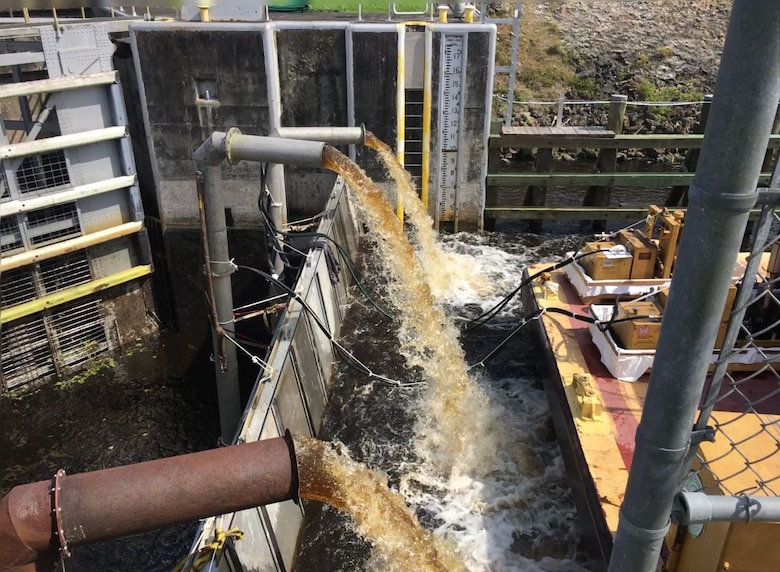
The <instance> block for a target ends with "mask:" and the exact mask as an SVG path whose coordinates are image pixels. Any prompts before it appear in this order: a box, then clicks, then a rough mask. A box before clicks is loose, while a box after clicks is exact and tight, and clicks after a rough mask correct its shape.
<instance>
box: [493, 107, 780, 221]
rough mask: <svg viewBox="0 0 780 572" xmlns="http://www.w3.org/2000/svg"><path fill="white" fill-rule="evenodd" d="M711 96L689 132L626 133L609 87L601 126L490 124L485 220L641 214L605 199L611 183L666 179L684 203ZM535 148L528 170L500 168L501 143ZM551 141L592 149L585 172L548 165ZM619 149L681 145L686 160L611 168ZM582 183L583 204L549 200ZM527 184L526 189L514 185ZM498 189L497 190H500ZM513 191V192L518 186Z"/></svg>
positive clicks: (778, 144)
mask: <svg viewBox="0 0 780 572" xmlns="http://www.w3.org/2000/svg"><path fill="white" fill-rule="evenodd" d="M710 101H711V96H707V97H706V98H705V105H702V111H701V115H700V116H699V121H698V122H697V124H696V125H695V127H694V128H693V131H694V132H693V133H687V134H656V133H654V134H624V133H622V126H623V123H624V117H625V109H626V98H625V96H619V95H613V96H612V98H611V100H610V105H609V117H608V121H607V127H593V126H591V127H569V126H552V127H529V126H524V127H508V126H503V125H501V123H500V122H496V123H494V124H493V127H492V129H491V135H490V138H489V141H488V147H489V152H488V175H487V180H486V197H485V228H486V229H488V230H492V229H493V228H494V227H495V221H496V219H497V218H509V219H516V220H555V219H570V220H571V219H575V220H576V219H580V220H594V221H599V222H596V223H595V226H596V227H597V228H598V227H603V221H604V219H633V218H641V217H642V216H643V214H642V213H645V211H646V208H644V207H643V208H625V207H611V206H610V199H611V193H612V189H613V187H615V186H623V187H625V186H629V187H638V188H649V187H651V188H658V187H668V188H669V189H670V192H669V195H668V196H667V199H666V202H665V206H669V207H675V208H679V207H680V206H685V205H687V191H688V187H689V185H690V184H691V183H692V182H693V178H694V176H695V170H696V166H697V163H698V158H699V150H700V149H701V147H702V144H703V142H704V135H703V133H704V127H705V125H706V122H707V118H708V115H709V108H710V106H709V105H707V104H706V103H709V102H710ZM506 148H515V149H517V148H520V149H536V157H535V161H534V165H533V169H532V170H528V171H523V172H506V170H505V169H501V168H500V163H501V154H500V151H501V149H506ZM554 149H594V150H597V151H598V155H597V158H596V160H595V162H594V171H593V172H590V173H582V172H564V171H553V150H554ZM621 149H678V150H686V151H687V153H686V157H685V160H684V161H683V163H682V164H681V165H677V166H676V169H677V170H675V171H668V172H616V168H617V151H618V150H621ZM777 149H780V112H779V113H778V115H777V118H776V120H775V125H774V129H773V134H772V135H771V136H770V138H769V144H768V146H767V155H766V160H765V161H764V165H763V169H762V170H763V171H764V172H763V173H762V174H761V176H760V182H761V183H767V182H768V181H769V179H770V175H771V173H770V171H771V169H772V166H773V165H774V161H776V160H777V157H778V156H779V155H780V153H778V152H777ZM552 187H556V188H576V189H587V190H586V192H585V196H584V198H583V202H582V206H581V207H556V206H548V205H547V204H546V203H547V193H548V191H549V189H550V188H552ZM521 188H525V189H526V190H525V193H523V192H522V191H519V189H521ZM500 189H501V190H502V192H501V193H499V190H500ZM518 191H519V192H518Z"/></svg>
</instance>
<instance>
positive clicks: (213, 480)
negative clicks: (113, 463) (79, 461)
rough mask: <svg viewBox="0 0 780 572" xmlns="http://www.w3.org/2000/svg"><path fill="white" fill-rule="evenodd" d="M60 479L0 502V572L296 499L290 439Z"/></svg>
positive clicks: (39, 567) (34, 567) (42, 564)
mask: <svg viewBox="0 0 780 572" xmlns="http://www.w3.org/2000/svg"><path fill="white" fill-rule="evenodd" d="M60 474H61V475H62V476H59V477H55V479H54V480H53V481H51V482H38V483H32V484H28V485H21V486H18V487H15V488H13V489H12V490H11V492H10V493H8V495H6V496H5V497H4V498H3V499H2V502H0V571H3V572H6V571H8V572H10V571H14V572H21V571H25V572H29V571H32V570H44V569H48V565H49V564H50V563H51V562H52V558H54V557H55V556H57V555H58V549H61V550H62V552H63V554H64V555H66V556H67V555H68V550H69V549H70V548H72V547H74V546H78V545H80V544H88V543H91V542H97V541H100V540H108V539H111V538H118V537H122V536H128V535H131V534H139V533H141V532H146V531H149V530H154V529H157V528H164V527H166V526H173V525H175V524H180V523H184V522H191V521H194V520H197V519H200V518H205V517H208V516H214V515H218V514H225V513H230V512H234V511H238V510H243V509H246V508H250V507H254V506H259V505H265V504H271V503H275V502H281V501H284V500H290V499H293V500H294V499H297V498H298V468H297V463H296V460H295V450H294V447H293V443H292V439H291V438H290V437H289V435H287V436H286V437H279V438H276V439H267V440H263V441H256V442H254V443H247V444H243V445H235V446H232V447H224V448H220V449H213V450H210V451H202V452H200V453H192V454H189V455H181V456H179V457H170V458H167V459H158V460H155V461H149V462H146V463H138V464H135V465H127V466H124V467H115V468H112V469H105V470H102V471H95V472H92V473H81V474H76V475H68V476H65V475H64V474H62V473H60ZM55 483H56V486H55ZM55 516H56V518H55Z"/></svg>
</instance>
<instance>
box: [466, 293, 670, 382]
mask: <svg viewBox="0 0 780 572" xmlns="http://www.w3.org/2000/svg"><path fill="white" fill-rule="evenodd" d="M545 313H554V314H563V315H565V316H568V317H569V318H572V319H574V320H579V321H581V322H587V323H589V324H594V325H595V326H596V327H597V328H598V329H599V330H601V331H602V332H604V331H606V330H607V329H609V328H610V327H611V326H612V325H613V324H617V323H620V322H630V321H633V320H661V319H662V318H663V315H662V314H660V315H658V316H653V315H646V316H631V317H627V318H620V319H610V320H609V321H607V322H602V321H600V320H598V319H596V318H594V317H592V316H586V315H585V314H577V313H576V312H572V311H571V310H567V309H565V308H555V307H552V308H549V307H548V308H540V309H539V310H536V311H535V312H532V313H531V314H529V315H528V316H523V317H522V319H521V320H520V323H519V324H518V325H517V326H515V327H514V328H513V329H512V331H511V332H510V333H509V334H508V335H507V336H506V337H504V339H502V340H501V341H500V342H499V343H498V344H497V345H496V347H494V348H493V349H492V350H490V351H489V352H488V353H487V354H486V355H485V357H483V358H482V359H480V360H479V361H476V362H474V363H473V364H471V365H470V366H469V369H472V368H475V367H478V366H483V367H484V366H485V364H486V363H487V362H488V361H490V360H491V359H493V357H495V356H496V355H497V354H498V352H499V351H501V349H503V347H504V346H505V345H506V344H507V343H509V341H510V340H511V339H512V338H513V337H514V336H515V335H517V333H518V332H519V331H520V330H522V329H523V327H524V326H526V325H527V324H528V323H529V322H533V321H534V320H538V319H539V318H541V317H542V315H543V314H545ZM616 315H617V313H613V314H612V316H613V318H614V316H616Z"/></svg>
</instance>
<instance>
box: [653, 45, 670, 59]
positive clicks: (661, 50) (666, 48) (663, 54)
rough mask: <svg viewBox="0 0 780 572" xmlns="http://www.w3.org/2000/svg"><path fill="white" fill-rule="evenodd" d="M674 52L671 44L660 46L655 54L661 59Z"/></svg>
mask: <svg viewBox="0 0 780 572" xmlns="http://www.w3.org/2000/svg"><path fill="white" fill-rule="evenodd" d="M673 54H674V50H673V49H672V48H670V47H669V46H663V47H661V48H658V49H657V50H656V51H655V55H656V56H658V57H659V58H660V59H662V60H665V59H666V58H669V57H671V56H672V55H673Z"/></svg>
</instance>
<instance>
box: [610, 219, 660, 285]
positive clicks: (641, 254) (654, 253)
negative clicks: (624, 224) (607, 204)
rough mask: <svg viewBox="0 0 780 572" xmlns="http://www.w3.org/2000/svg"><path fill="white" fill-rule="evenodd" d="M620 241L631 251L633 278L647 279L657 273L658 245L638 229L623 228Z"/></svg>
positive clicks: (619, 235)
mask: <svg viewBox="0 0 780 572" xmlns="http://www.w3.org/2000/svg"><path fill="white" fill-rule="evenodd" d="M617 240H618V243H619V244H622V245H624V246H625V247H626V248H627V249H628V251H629V252H630V253H631V258H632V261H631V275H630V276H629V278H631V280H646V279H648V278H652V277H653V275H654V274H655V261H656V260H657V259H658V246H657V245H656V244H655V243H654V242H653V241H652V240H650V239H649V238H647V237H646V236H645V235H644V234H642V233H641V232H639V231H637V230H621V231H620V232H619V233H618V239H617Z"/></svg>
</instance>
